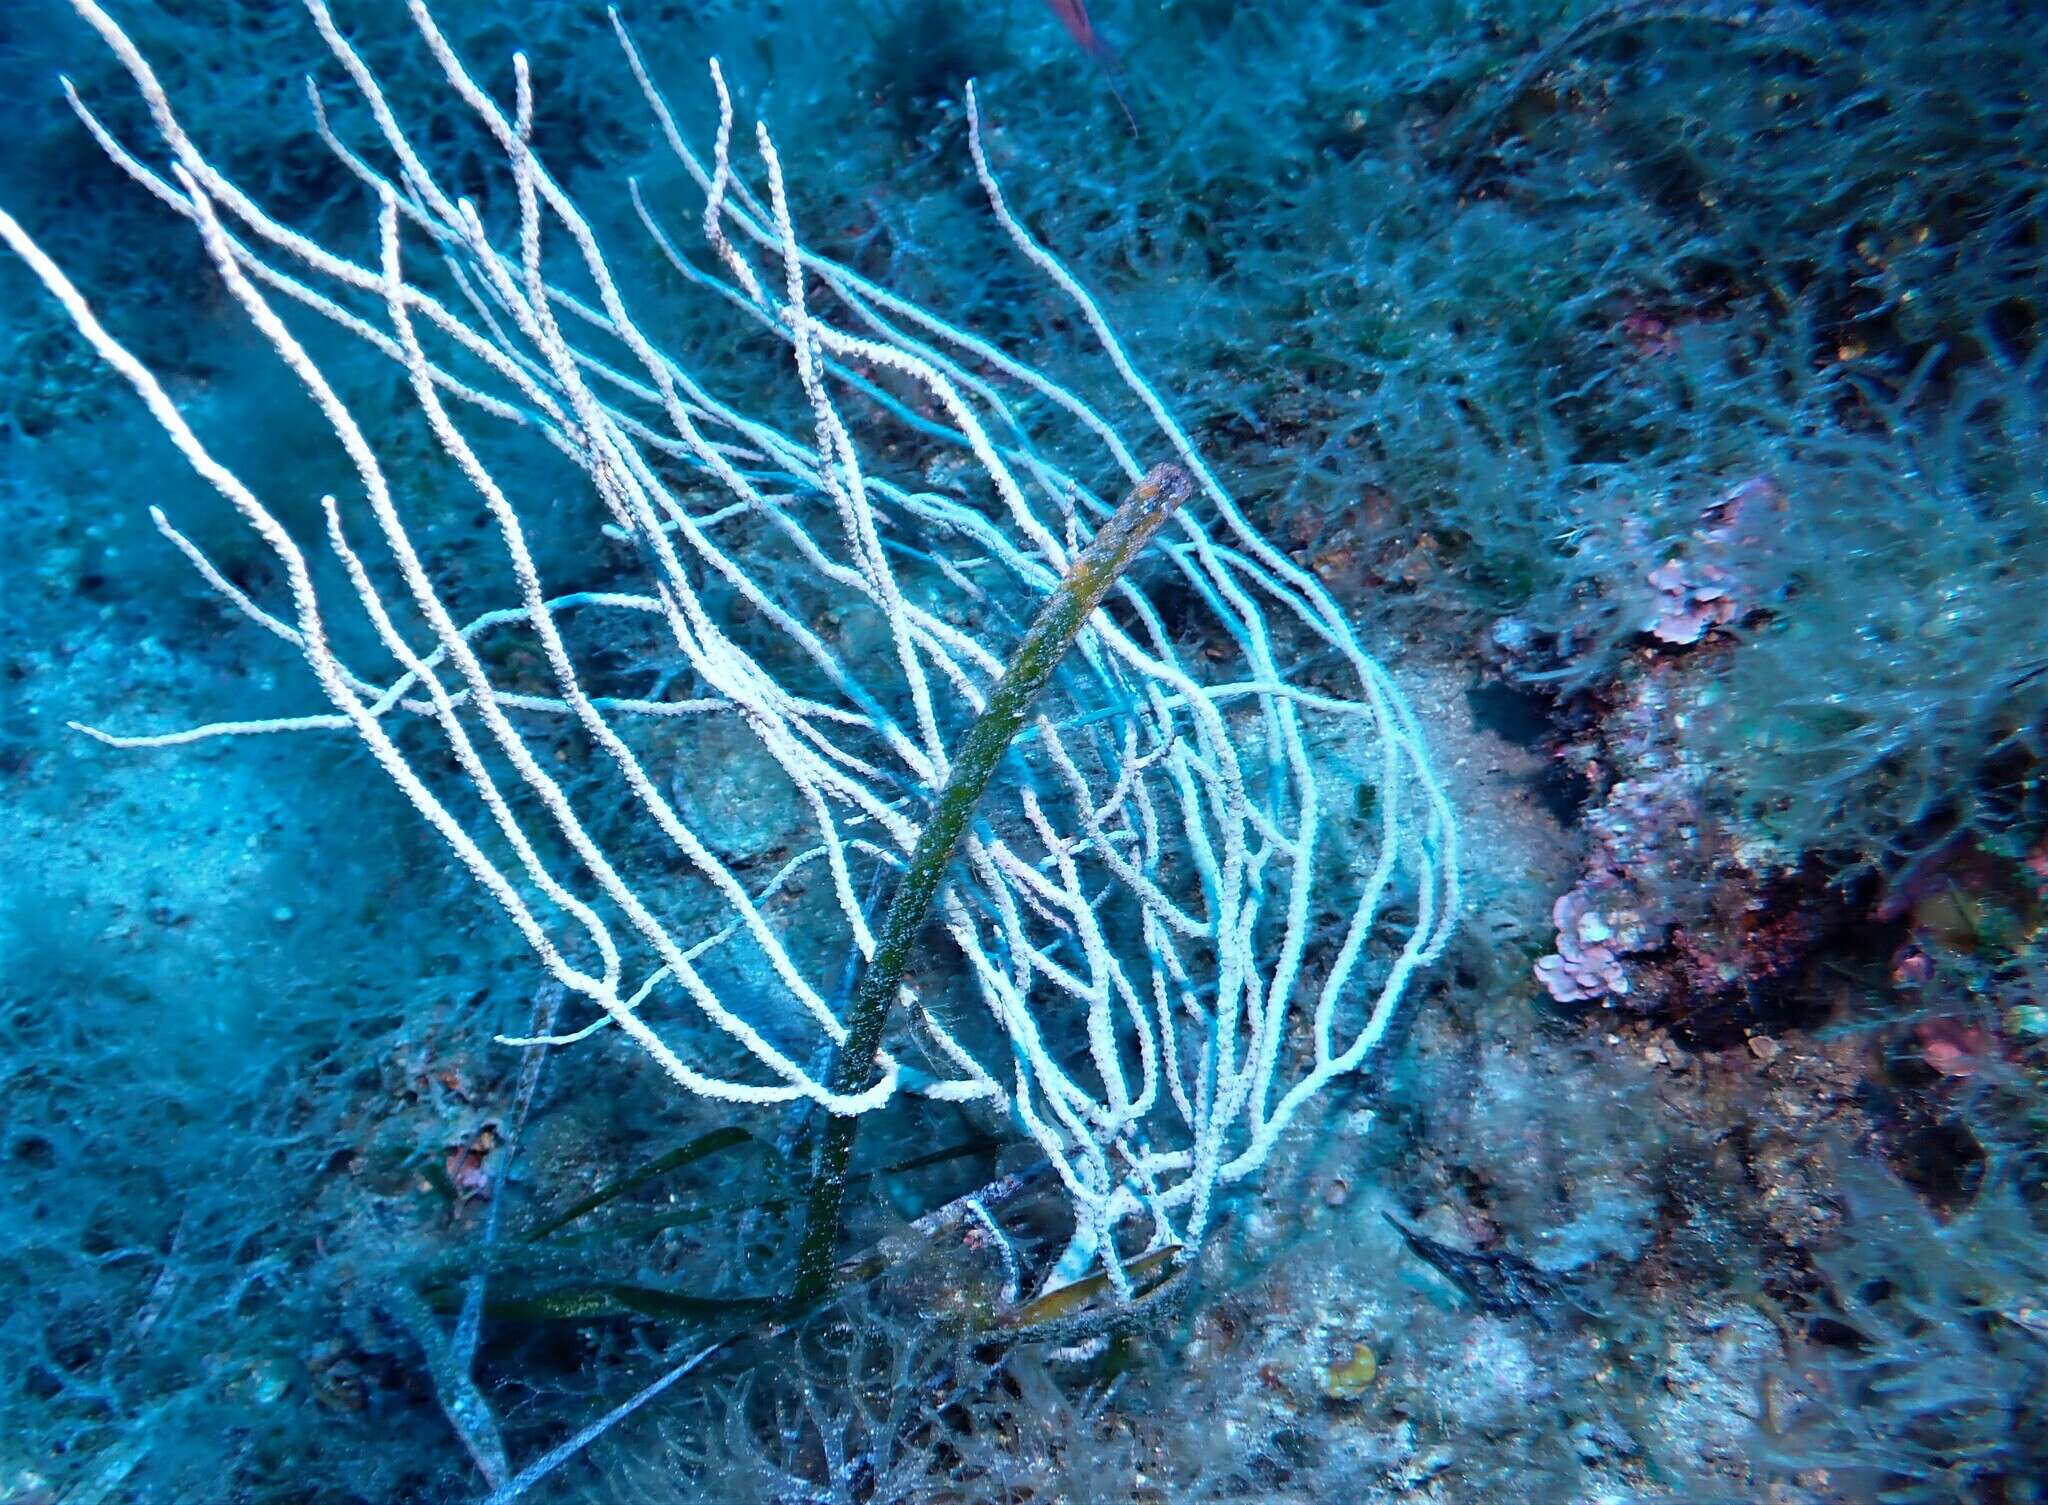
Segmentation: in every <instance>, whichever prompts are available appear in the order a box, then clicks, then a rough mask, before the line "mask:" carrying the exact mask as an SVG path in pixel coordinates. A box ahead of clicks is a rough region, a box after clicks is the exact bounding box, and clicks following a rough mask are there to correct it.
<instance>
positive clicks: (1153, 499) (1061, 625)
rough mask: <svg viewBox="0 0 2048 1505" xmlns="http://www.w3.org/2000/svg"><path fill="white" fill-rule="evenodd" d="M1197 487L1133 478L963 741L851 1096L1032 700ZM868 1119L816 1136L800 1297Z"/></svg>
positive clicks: (886, 922) (827, 1272) (843, 1070)
mask: <svg viewBox="0 0 2048 1505" xmlns="http://www.w3.org/2000/svg"><path fill="white" fill-rule="evenodd" d="M1193 491H1194V482H1193V480H1192V479H1191V478H1190V477H1189V476H1188V473H1187V472H1186V471H1185V470H1183V469H1181V468H1180V466H1178V465H1174V464H1171V463H1168V464H1164V465H1155V466H1153V467H1152V469H1151V470H1149V471H1147V472H1146V473H1145V477H1144V479H1143V480H1141V481H1139V482H1138V484H1137V485H1135V486H1133V487H1132V488H1131V490H1130V491H1129V493H1128V494H1127V495H1126V496H1125V497H1124V499H1123V503H1122V504H1121V505H1120V506H1119V507H1118V508H1117V509H1116V512H1115V513H1114V515H1112V516H1111V518H1110V519H1109V521H1108V522H1107V523H1105V524H1103V526H1102V529H1101V531H1100V532H1098V533H1097V534H1096V535H1095V537H1094V538H1093V539H1091V540H1090V541H1089V543H1088V547H1087V548H1085V549H1083V550H1082V551H1081V552H1080V554H1078V555H1077V556H1075V559H1074V562H1073V564H1072V565H1071V566H1069V568H1068V570H1067V573H1066V575H1065V577H1064V578H1063V579H1062V580H1061V581H1060V583H1059V587H1058V588H1057V589H1056V590H1054V592H1053V593H1052V596H1051V598H1050V599H1049V600H1047V602H1046V603H1045V605H1044V606H1043V607H1041V608H1040V609H1039V612H1038V615H1037V616H1036V617H1034V618H1033V619H1032V622H1031V626H1030V628H1029V629H1028V630H1027V631H1026V632H1025V634H1024V641H1023V642H1022V643H1021V644H1019V645H1018V648H1017V652H1016V654H1015V656H1014V657H1012V658H1011V660H1010V663H1009V667H1008V668H1006V669H1005V670H1004V671H1003V677H1002V679H1001V680H1000V681H998V682H997V684H996V687H995V690H994V691H993V692H992V693H991V694H990V696H989V698H988V706H987V708H986V709H985V710H983V711H982V713H981V715H980V716H979V717H978V718H977V719H976V720H975V723H974V725H973V726H972V727H970V728H968V731H967V736H966V737H965V739H963V740H962V742H961V743H960V745H959V747H958V748H957V749H955V750H954V754H953V769H952V773H951V775H950V777H948V778H947V780H946V786H945V788H943V789H941V790H940V791H939V798H938V801H937V803H936V804H935V805H934V807H933V809H932V815H931V819H930V820H928V821H926V822H925V826H924V829H923V830H922V831H921V832H920V833H919V834H918V838H917V845H916V846H915V847H914V848H913V849H912V850H911V853H910V860H909V862H908V863H907V864H906V865H905V867H904V871H903V877H902V879H901V880H900V881H899V882H898V883H897V885H896V892H895V893H894V894H893V895H892V896H891V897H890V900H889V912H888V914H887V915H885V916H884V917H883V920H882V933H881V935H880V937H879V938H878V939H877V941H876V943H875V954H874V956H873V957H872V958H871V959H870V960H869V962H868V965H867V969H866V970H865V971H864V972H863V973H862V974H861V979H860V986H859V989H858V991H857V992H856V993H855V994H854V999H853V1011H852V1014H851V1016H850V1018H849V1020H848V1024H847V1036H846V1043H845V1044H844V1045H843V1046H841V1047H840V1050H839V1054H838V1057H837V1059H836V1060H835V1061H834V1062H833V1067H832V1081H831V1087H832V1090H833V1091H834V1092H836V1093H839V1094H841V1095H842V1096H852V1095H853V1094H855V1093H859V1092H863V1091H865V1090H867V1088H868V1087H869V1086H871V1085H872V1084H873V1082H874V1078H875V1052H876V1051H877V1050H879V1049H880V1048H881V1044H882V1028H883V1026H884V1025H885V1024H887V1022H888V1019H889V1009H890V1006H891V1005H892V1004H894V1003H895V1001H896V995H897V992H898V991H899V989H900V988H901V987H902V984H903V972H904V969H905V968H906V967H907V966H908V965H909V963H910V953H911V948H912V947H913V946H914V945H915V944H916V942H917V937H918V932H919V931H921V930H922V929H923V928H924V921H925V916H926V915H927V914H928V913H929V912H930V910H931V907H932V900H933V899H934V898H936V897H937V896H938V892H939V883H940V881H941V880H942V879H943V878H944V877H945V875H946V864H947V863H948V862H949V861H950V860H951V859H952V856H953V848H954V847H956V846H958V845H959V843H960V836H961V833H962V832H964V831H965V830H966V829H967V822H968V820H969V819H970V818H971V817H972V816H973V814H974V807H975V806H976V805H978V804H980V803H981V796H982V793H983V791H985V790H986V789H987V788H988V781H989V779H990V777H991V776H992V775H993V774H994V773H995V771H996V764H998V763H1000V762H1001V761H1002V757H1003V751H1004V749H1006V748H1007V747H1009V745H1010V741H1011V739H1012V738H1014V737H1015V736H1016V735H1017V733H1018V731H1019V730H1020V729H1021V728H1022V727H1023V725H1024V717H1025V715H1026V714H1027V713H1028V712H1029V711H1030V709H1031V703H1032V701H1034V700H1036V699H1037V698H1038V692H1039V691H1040V690H1042V689H1044V688H1045V682H1046V681H1047V680H1048V679H1050V678H1052V671H1053V670H1054V669H1055V668H1057V667H1058V665H1059V661H1060V659H1061V658H1062V657H1064V656H1065V654H1066V651H1067V649H1068V648H1070V647H1072V646H1073V642H1074V639H1075V637H1076V636H1077V635H1078V634H1079V633H1080V631H1081V626H1082V624H1083V623H1084V622H1086V621H1087V620H1088V618H1089V615H1090V614H1091V613H1092V612H1094V610H1095V608H1096V607H1098V606H1100V605H1101V604H1102V598H1103V597H1104V596H1106V595H1108V594H1109V589H1110V587H1111V586H1113V585H1115V584H1116V581H1117V577H1118V576H1119V575H1121V574H1122V573H1123V572H1124V570H1125V569H1126V568H1127V567H1128V566H1129V564H1130V562H1131V560H1132V559H1134V558H1135V557H1136V556H1137V554H1138V552H1139V550H1141V549H1143V548H1144V547H1145V544H1146V543H1147V541H1149V540H1150V539H1151V537H1152V535H1153V534H1154V533H1156V532H1158V531H1159V529H1160V527H1161V525H1162V524H1164V523H1165V522H1166V520H1167V519H1168V518H1169V517H1171V516H1172V515H1173V513H1174V509H1176V508H1177V507H1179V506H1180V504H1181V503H1182V502H1184V501H1186V500H1187V499H1188V497H1189V496H1190V495H1191V494H1192V493H1193ZM859 1125H860V1119H859V1118H858V1117H857V1116H854V1115H851V1114H849V1115H843V1116H842V1115H833V1116H831V1117H829V1118H828V1119H827V1120H826V1123H825V1129H824V1132H823V1133H822V1135H821V1136H820V1138H819V1143H818V1155H817V1162H816V1166H815V1169H814V1171H813V1175H812V1180H811V1190H810V1199H809V1200H810V1206H809V1210H808V1214H807V1217H806V1220H805V1224H804V1237H803V1244H802V1246H801V1248H800V1249H799V1251H798V1254H797V1273H796V1286H795V1289H794V1290H793V1291H792V1292H791V1296H790V1300H791V1303H792V1304H793V1305H796V1306H802V1305H806V1304H808V1303H810V1302H813V1301H815V1300H817V1299H818V1298H819V1297H820V1296H823V1295H824V1294H825V1293H826V1291H828V1290H829V1289H830V1288H831V1285H832V1255H833V1250H834V1249H835V1247H836V1246H837V1244H838V1242H839V1210H840V1204H841V1203H842V1201H843V1200H844V1199H845V1194H846V1168H847V1165H848V1163H849V1162H850V1161H851V1159H852V1156H853V1138H854V1134H855V1133H856V1131H857V1130H858V1128H859Z"/></svg>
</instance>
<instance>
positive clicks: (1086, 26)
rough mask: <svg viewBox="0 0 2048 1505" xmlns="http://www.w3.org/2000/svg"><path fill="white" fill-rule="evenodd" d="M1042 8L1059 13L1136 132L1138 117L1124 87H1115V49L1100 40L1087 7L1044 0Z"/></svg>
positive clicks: (1068, 0)
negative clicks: (1132, 108) (1125, 96)
mask: <svg viewBox="0 0 2048 1505" xmlns="http://www.w3.org/2000/svg"><path fill="white" fill-rule="evenodd" d="M1045 4H1046V8H1047V9H1048V10H1050V11H1051V12H1052V13H1053V14H1054V15H1055V16H1057V17H1059V22H1060V25H1062V26H1064V27H1065V28H1066V29H1067V35H1068V36H1070V37H1072V38H1073V39H1074V45H1075V46H1076V47H1079V48H1080V49H1081V50H1082V51H1083V52H1085V53H1086V54H1087V55H1088V57H1089V59H1090V60H1091V61H1093V62H1094V64H1095V66H1096V67H1098V68H1100V69H1101V70H1102V80H1103V82H1104V83H1106V84H1108V85H1109V92H1110V93H1112V94H1114V95H1115V96H1116V102H1117V104H1118V105H1120V106H1121V107H1122V108H1123V112H1124V119H1126V120H1128V121H1129V122H1130V123H1131V134H1132V135H1133V136H1135V135H1137V134H1138V117H1137V116H1135V115H1133V114H1132V113H1131V105H1130V101H1129V100H1127V99H1125V98H1124V91H1123V90H1122V89H1120V88H1118V87H1117V82H1116V76H1117V71H1118V64H1117V57H1116V49H1115V48H1113V47H1111V46H1110V45H1109V43H1107V42H1105V41H1103V40H1102V34H1101V33H1100V32H1098V31H1097V30H1096V29H1095V23H1094V22H1093V21H1091V20H1090V19H1088V7H1087V6H1086V5H1085V4H1084V3H1083V0H1045Z"/></svg>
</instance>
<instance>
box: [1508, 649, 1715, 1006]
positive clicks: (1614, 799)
mask: <svg viewBox="0 0 2048 1505" xmlns="http://www.w3.org/2000/svg"><path fill="white" fill-rule="evenodd" d="M1674 731H1675V728H1674V726H1673V724H1672V712H1671V707H1670V704H1669V697H1668V686H1667V683H1666V679H1665V676H1663V675H1659V674H1651V675H1646V676H1645V677H1644V678H1643V679H1642V680H1641V681H1639V682H1638V683H1637V685H1636V686H1635V693H1634V694H1633V695H1632V697H1631V698H1630V699H1629V700H1628V701H1627V702H1626V703H1625V704H1624V705H1622V706H1620V707H1618V708H1617V709H1616V710H1615V711H1613V712H1612V713H1610V715H1609V717H1608V719H1607V723H1606V725H1605V726H1604V728H1603V732H1604V736H1603V739H1602V740H1603V742H1604V744H1605V745H1604V747H1602V748H1600V749H1597V750H1596V749H1590V748H1581V749H1576V750H1568V751H1567V754H1566V755H1567V757H1568V758H1572V759H1573V760H1574V761H1578V762H1580V763H1581V764H1582V765H1583V767H1584V769H1585V771H1586V773H1587V774H1588V775H1589V776H1591V777H1598V776H1600V775H1601V774H1602V773H1603V772H1604V766H1605V765H1606V764H1607V763H1608V762H1610V761H1618V762H1620V763H1622V764H1623V765H1624V766H1625V767H1626V769H1627V771H1628V773H1629V775H1630V776H1629V777H1626V778H1622V779H1618V780H1617V781H1616V782H1615V783H1614V784H1613V785H1612V786H1611V787H1610V788H1609V789H1608V791H1607V794H1606V798H1605V799H1604V800H1602V801H1601V803H1600V804H1599V806H1598V807H1596V808H1595V809H1594V810H1593V811H1592V812H1591V813H1590V814H1588V815H1587V817H1586V831H1587V834H1588V835H1589V836H1590V837H1591V840H1592V849H1591V850H1590V851H1589V852H1588V853H1587V856H1586V867H1585V873H1584V876H1582V877H1581V878H1580V879H1579V881H1578V883H1577V884H1576V885H1574V886H1573V888H1572V889H1571V891H1570V892H1568V893H1566V894H1565V895H1563V896H1562V897H1561V898H1559V899H1558V901H1557V902H1556V903H1555V904H1554V905H1552V906H1551V918H1552V919H1553V920H1555V921H1556V923H1557V950H1556V951H1555V952H1554V953H1553V954H1551V955H1549V956H1546V957H1543V958H1542V959H1541V960H1539V961H1538V962H1537V963H1536V976H1537V979H1538V980H1539V981H1541V982H1542V984H1543V986H1544V987H1545V989H1547V990H1548V991H1549V993H1550V996H1551V997H1553V998H1555V999H1557V1000H1558V1001H1559V1002H1560V1003H1588V1002H1591V1001H1593V1000H1594V999H1599V998H1621V997H1627V996H1628V995H1629V994H1630V993H1631V992H1632V991H1633V985H1632V983H1631V980H1630V974H1629V970H1628V967H1627V966H1626V965H1625V960H1624V959H1625V958H1627V957H1630V956H1632V955H1635V954H1637V953H1639V952H1642V951H1646V950H1650V949H1653V948H1656V947H1660V946H1662V945H1663V944H1664V943H1665V940H1666V937H1667V935H1668V934H1669V931H1670V928H1671V927H1672V926H1673V925H1674V924H1676V923H1677V922H1678V921H1679V920H1680V918H1681V915H1680V913H1679V911H1678V908H1677V905H1676V902H1675V896H1676V895H1678V894H1679V893H1681V892H1682V891H1683V890H1684V889H1685V888H1686V886H1687V885H1688V884H1690V883H1696V882H1697V880H1698V876H1699V871H1698V870H1699V868H1700V865H1701V863H1700V855H1701V854H1700V852H1699V830H1700V810H1699V802H1698V800H1697V798H1696V796H1695V794H1694V789H1693V784H1694V782H1695V780H1694V776H1693V774H1692V773H1691V771H1690V770H1689V769H1688V768H1687V767H1686V766H1685V765H1684V764H1683V763H1682V761H1681V760H1680V759H1679V758H1678V756H1677V747H1676V738H1675V736H1674Z"/></svg>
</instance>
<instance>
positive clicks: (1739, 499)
mask: <svg viewBox="0 0 2048 1505" xmlns="http://www.w3.org/2000/svg"><path fill="white" fill-rule="evenodd" d="M1783 506H1784V498H1783V496H1782V495H1781V493H1780V492H1779V491H1778V489H1777V487H1775V486H1774V485H1772V484H1771V483H1770V482H1769V481H1768V480H1765V479H1763V478H1761V477H1759V478H1757V479H1754V480H1748V481H1744V482H1743V483H1742V484H1741V485H1739V486H1737V487H1735V488H1734V489H1733V490H1731V491H1730V492H1728V494H1727V495H1725V496H1723V497H1722V498H1721V499H1720V500H1719V501H1717V502H1714V503H1713V504H1711V505H1710V506H1708V507H1706V508H1705V509H1704V510H1703V511H1702V513H1701V518H1700V526H1699V527H1698V528H1696V529H1695V530H1694V531H1693V539H1694V545H1695V547H1694V551H1693V553H1692V554H1691V555H1689V556H1688V557H1686V558H1683V559H1681V558H1679V557H1677V556H1676V555H1674V556H1672V557H1671V558H1669V559H1666V560H1665V561H1664V562H1663V563H1662V564H1660V565H1658V566H1657V567H1656V568H1655V569H1653V570H1651V571H1650V572H1649V573H1648V574H1647V575H1646V576H1645V577H1644V578H1645V579H1646V580H1647V581H1648V582H1649V584H1650V587H1651V588H1652V589H1653V590H1655V591H1656V593H1657V594H1656V597H1655V600H1654V602H1653V603H1652V608H1651V611H1650V614H1649V615H1648V617H1646V618H1645V619H1644V622H1643V630H1644V631H1645V632H1647V633H1649V634H1650V635H1651V636H1652V637H1654V638H1656V639H1657V640H1658V641H1659V642H1662V643H1671V644H1674V645H1685V644H1690V643H1697V642H1698V641H1699V640H1700V639H1701V638H1703V637H1705V636H1706V635H1707V634H1708V633H1709V632H1711V631H1713V630H1714V629H1715V628H1716V627H1724V626H1726V625H1727V624H1728V623H1730V622H1733V621H1734V620H1736V618H1738V617H1740V616H1741V615H1742V614H1743V613H1744V612H1745V611H1747V610H1748V609H1749V605H1748V603H1746V602H1744V601H1743V600H1742V599H1741V595H1742V591H1741V588H1740V587H1741V579H1740V575H1739V573H1738V572H1737V571H1736V570H1735V569H1733V568H1731V567H1730V566H1729V565H1726V564H1721V563H1717V562H1716V560H1717V559H1722V560H1730V561H1733V560H1735V559H1736V558H1737V557H1738V556H1739V555H1740V553H1741V551H1742V549H1743V547H1744V546H1745V545H1746V544H1749V543H1752V542H1753V540H1749V539H1745V538H1744V537H1743V536H1742V533H1741V528H1742V525H1743V516H1744V514H1745V513H1747V512H1750V511H1752V510H1754V509H1756V508H1759V507H1769V508H1773V509H1779V510H1782V508H1783Z"/></svg>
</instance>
